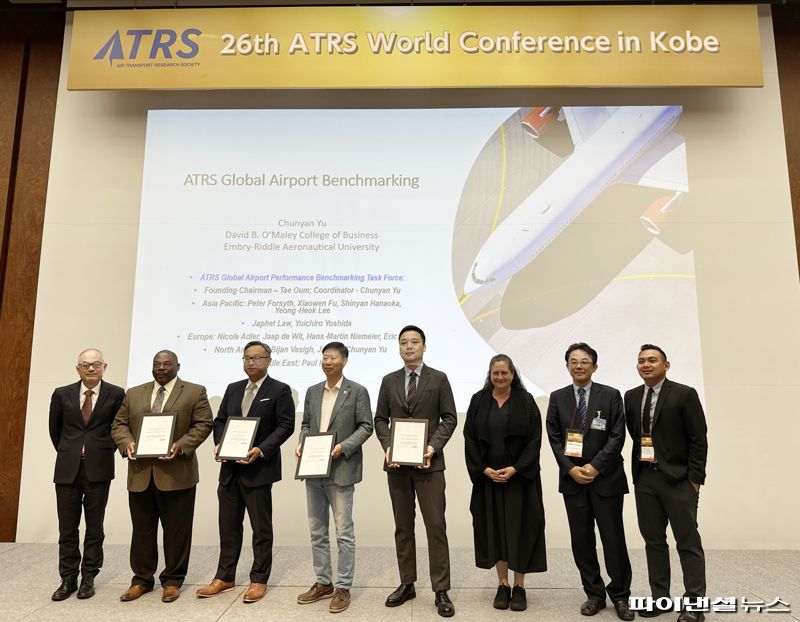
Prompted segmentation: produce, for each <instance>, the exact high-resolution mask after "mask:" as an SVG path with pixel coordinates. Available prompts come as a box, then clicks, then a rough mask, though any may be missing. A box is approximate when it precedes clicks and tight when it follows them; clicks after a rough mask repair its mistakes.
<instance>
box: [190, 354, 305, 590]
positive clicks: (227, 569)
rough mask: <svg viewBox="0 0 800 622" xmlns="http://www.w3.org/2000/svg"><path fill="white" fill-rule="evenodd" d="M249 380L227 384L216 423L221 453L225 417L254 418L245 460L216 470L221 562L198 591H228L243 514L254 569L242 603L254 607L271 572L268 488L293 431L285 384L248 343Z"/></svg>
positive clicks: (277, 477) (277, 475) (289, 393)
mask: <svg viewBox="0 0 800 622" xmlns="http://www.w3.org/2000/svg"><path fill="white" fill-rule="evenodd" d="M242 361H243V366H244V373H245V374H246V375H247V380H240V381H238V382H234V383H232V384H229V385H228V388H227V389H225V395H224V396H223V398H222V403H221V404H220V406H219V412H218V413H217V416H216V418H215V419H214V445H215V448H214V452H215V454H216V453H217V452H218V451H219V446H220V442H221V441H222V433H223V432H224V431H225V424H226V423H227V421H228V418H229V417H258V418H259V422H258V428H257V429H256V435H255V439H254V441H253V443H254V444H253V447H252V449H250V451H249V452H248V454H247V457H246V458H245V459H243V460H235V461H234V460H224V461H222V463H221V465H220V469H219V486H218V487H217V498H218V499H219V562H218V564H217V572H216V575H215V576H214V580H213V581H212V582H211V583H209V584H208V585H207V586H205V587H202V588H200V589H199V590H197V595H198V596H199V597H201V598H209V597H211V596H216V595H217V594H220V593H222V592H229V591H230V590H232V589H233V588H234V585H235V581H236V566H237V564H238V563H239V555H240V554H241V551H242V537H243V532H244V528H243V524H242V521H243V520H244V512H245V510H247V514H248V516H249V517H250V526H251V527H252V529H253V565H252V567H251V568H250V585H249V586H248V588H247V589H246V590H245V592H244V597H243V600H244V602H246V603H254V602H256V601H259V600H261V599H262V598H263V597H264V594H266V592H267V580H268V579H269V575H270V572H271V571H272V484H273V483H274V482H277V481H279V480H280V479H281V445H282V444H283V443H284V441H286V439H288V438H289V437H290V436H291V435H292V432H293V431H294V412H295V408H294V402H293V401H292V391H291V389H290V388H289V385H287V384H284V383H283V382H279V381H277V380H275V379H274V378H271V377H270V376H268V375H267V368H269V365H270V363H271V362H272V351H271V350H270V348H269V346H268V345H267V344H265V343H262V342H260V341H251V342H249V343H247V344H246V345H245V347H244V355H243V356H242Z"/></svg>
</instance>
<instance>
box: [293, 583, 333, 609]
mask: <svg viewBox="0 0 800 622" xmlns="http://www.w3.org/2000/svg"><path fill="white" fill-rule="evenodd" d="M331 596H333V586H332V585H323V584H322V583H315V584H314V585H312V586H311V589H310V590H308V591H307V592H303V593H302V594H300V596H298V597H297V603H298V604H300V605H309V604H311V603H315V602H317V601H318V600H322V599H323V598H330V597H331Z"/></svg>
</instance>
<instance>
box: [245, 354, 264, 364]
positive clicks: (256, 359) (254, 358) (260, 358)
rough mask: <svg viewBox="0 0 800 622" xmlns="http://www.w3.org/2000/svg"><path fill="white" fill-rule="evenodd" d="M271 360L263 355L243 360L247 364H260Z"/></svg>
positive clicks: (246, 357) (247, 357)
mask: <svg viewBox="0 0 800 622" xmlns="http://www.w3.org/2000/svg"><path fill="white" fill-rule="evenodd" d="M269 358H270V357H268V356H261V355H258V354H257V355H256V356H243V357H242V360H243V361H244V362H245V363H260V362H261V361H263V360H264V359H267V360H269Z"/></svg>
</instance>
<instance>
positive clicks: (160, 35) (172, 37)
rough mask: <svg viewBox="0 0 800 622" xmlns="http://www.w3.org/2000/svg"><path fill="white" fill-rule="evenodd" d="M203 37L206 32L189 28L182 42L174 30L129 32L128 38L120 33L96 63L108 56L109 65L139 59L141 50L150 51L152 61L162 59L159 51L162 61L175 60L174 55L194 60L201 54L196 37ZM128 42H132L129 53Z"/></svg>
mask: <svg viewBox="0 0 800 622" xmlns="http://www.w3.org/2000/svg"><path fill="white" fill-rule="evenodd" d="M201 34H203V33H202V31H200V30H199V29H197V28H187V29H186V30H184V31H183V32H181V33H180V40H179V37H178V33H177V32H176V31H175V30H172V29H170V28H159V29H158V30H155V31H153V30H128V31H127V32H126V33H125V35H121V34H120V32H119V30H117V31H116V32H115V33H114V34H113V35H111V37H110V38H109V39H108V41H106V42H105V43H104V44H103V47H101V48H100V51H99V52H97V54H95V55H94V60H103V59H104V58H106V57H108V64H109V65H110V64H112V63H113V62H114V61H115V60H135V59H136V58H137V56H138V54H139V51H140V49H143V50H147V49H148V48H149V52H148V56H147V57H148V58H149V59H155V58H158V57H159V52H160V53H161V57H162V58H172V55H173V53H174V54H175V56H178V57H179V58H194V57H195V56H197V53H198V52H199V51H200V46H199V44H198V43H197V41H196V40H195V38H197V37H199V36H200V35H201ZM125 43H128V50H127V54H126V50H125V45H124V44H125ZM174 46H177V49H175V50H173V47H174Z"/></svg>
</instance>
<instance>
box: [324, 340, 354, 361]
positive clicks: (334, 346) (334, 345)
mask: <svg viewBox="0 0 800 622" xmlns="http://www.w3.org/2000/svg"><path fill="white" fill-rule="evenodd" d="M326 350H336V351H337V352H338V353H339V354H341V355H342V358H343V359H346V358H349V356H350V350H348V349H347V346H346V345H344V344H343V343H342V342H341V341H331V342H330V343H328V344H325V345H324V346H322V353H323V354H325V351H326Z"/></svg>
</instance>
